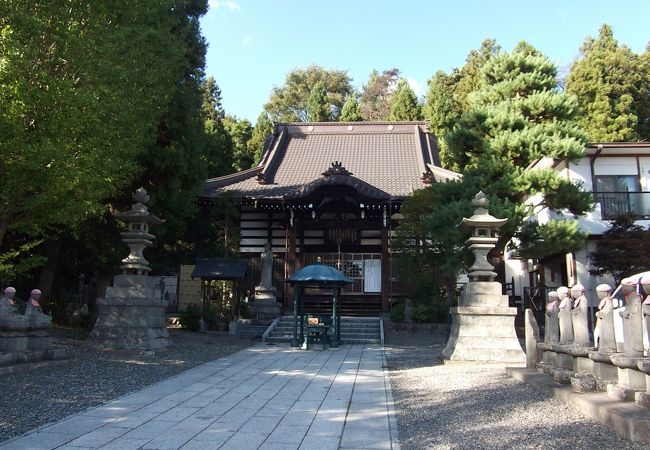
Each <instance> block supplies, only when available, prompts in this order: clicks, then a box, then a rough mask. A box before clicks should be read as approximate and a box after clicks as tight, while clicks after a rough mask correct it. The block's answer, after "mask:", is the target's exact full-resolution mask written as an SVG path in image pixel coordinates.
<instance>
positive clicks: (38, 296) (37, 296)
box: [30, 289, 41, 301]
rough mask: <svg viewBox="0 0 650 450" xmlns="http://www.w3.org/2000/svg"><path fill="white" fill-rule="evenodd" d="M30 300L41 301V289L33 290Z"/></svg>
mask: <svg viewBox="0 0 650 450" xmlns="http://www.w3.org/2000/svg"><path fill="white" fill-rule="evenodd" d="M30 299H31V300H36V301H39V300H40V299H41V290H40V289H32V292H31V293H30Z"/></svg>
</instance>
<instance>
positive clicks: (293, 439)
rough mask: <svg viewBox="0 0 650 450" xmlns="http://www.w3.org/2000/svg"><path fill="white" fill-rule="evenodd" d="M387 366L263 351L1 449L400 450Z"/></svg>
mask: <svg viewBox="0 0 650 450" xmlns="http://www.w3.org/2000/svg"><path fill="white" fill-rule="evenodd" d="M385 365H386V364H385V357H384V354H383V350H382V348H381V347H380V346H377V345H365V346H364V345H346V346H342V347H340V348H338V349H329V350H325V351H319V350H313V351H303V350H293V349H290V348H287V347H286V346H274V347H271V346H264V345H258V346H255V347H251V348H248V349H246V350H242V351H240V352H238V353H235V354H233V355H231V356H228V357H225V358H221V359H218V360H215V361H212V362H210V363H208V364H204V365H203V366H200V367H197V368H194V369H191V370H188V371H186V372H183V373H182V374H180V375H178V376H175V377H172V378H169V379H167V380H165V381H163V382H161V383H158V384H154V385H152V386H149V387H147V388H145V389H143V390H141V391H137V392H134V393H132V394H129V395H126V396H124V397H120V398H118V399H116V400H114V401H112V402H110V403H107V404H105V405H102V406H99V407H96V408H93V409H90V410H88V411H85V412H83V413H80V414H76V415H74V416H71V417H68V418H67V419H65V420H62V421H60V422H58V423H55V424H53V425H48V426H45V427H42V428H40V429H37V430H34V431H32V432H30V433H29V434H27V435H24V436H22V437H18V438H16V439H13V440H10V441H8V442H6V443H4V444H3V445H0V449H54V448H57V449H86V448H93V449H96V448H102V449H119V450H128V449H149V450H153V449H178V448H181V449H201V450H210V449H236V450H245V449H261V450H262V449H268V450H271V449H318V450H327V449H339V448H340V449H361V448H365V449H367V448H373V449H399V443H398V438H397V423H396V418H395V414H394V410H393V402H392V394H391V390H390V383H389V381H388V376H387V373H386V371H385V369H384V366H385ZM80 370H83V368H80Z"/></svg>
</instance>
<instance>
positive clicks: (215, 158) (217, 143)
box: [201, 77, 233, 178]
mask: <svg viewBox="0 0 650 450" xmlns="http://www.w3.org/2000/svg"><path fill="white" fill-rule="evenodd" d="M201 93H202V108H201V109H202V116H203V121H204V122H203V123H204V131H205V135H206V145H205V149H204V151H203V152H202V154H201V163H202V164H203V166H204V168H205V173H206V175H207V177H209V178H212V177H217V176H221V175H226V174H228V173H230V172H231V170H232V166H233V154H232V153H233V151H232V147H233V143H232V139H231V138H230V135H229V134H228V133H227V132H226V129H225V127H224V125H223V119H224V117H225V112H224V110H223V106H222V105H221V90H220V89H219V86H218V85H217V83H216V81H215V79H214V78H213V77H208V78H206V79H205V80H204V81H203V82H202V84H201Z"/></svg>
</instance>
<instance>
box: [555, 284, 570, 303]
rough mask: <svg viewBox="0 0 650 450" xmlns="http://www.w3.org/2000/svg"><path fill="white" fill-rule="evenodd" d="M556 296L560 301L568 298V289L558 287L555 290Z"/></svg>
mask: <svg viewBox="0 0 650 450" xmlns="http://www.w3.org/2000/svg"><path fill="white" fill-rule="evenodd" d="M557 296H558V298H559V299H560V300H563V299H565V298H567V297H568V296H569V288H568V287H566V286H560V287H559V288H557Z"/></svg>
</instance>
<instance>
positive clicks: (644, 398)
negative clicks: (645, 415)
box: [634, 392, 650, 409]
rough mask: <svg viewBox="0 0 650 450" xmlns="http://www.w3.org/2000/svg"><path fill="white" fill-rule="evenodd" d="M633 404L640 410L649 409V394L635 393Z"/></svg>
mask: <svg viewBox="0 0 650 450" xmlns="http://www.w3.org/2000/svg"><path fill="white" fill-rule="evenodd" d="M634 402H635V403H636V404H637V405H639V406H640V407H642V408H646V409H650V394H649V393H647V392H635V393H634Z"/></svg>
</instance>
